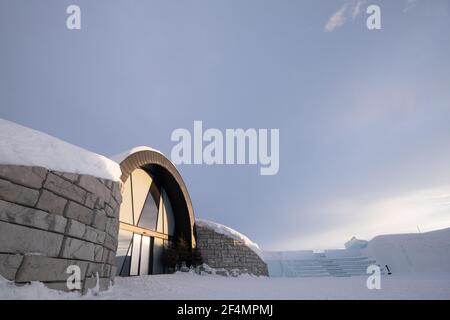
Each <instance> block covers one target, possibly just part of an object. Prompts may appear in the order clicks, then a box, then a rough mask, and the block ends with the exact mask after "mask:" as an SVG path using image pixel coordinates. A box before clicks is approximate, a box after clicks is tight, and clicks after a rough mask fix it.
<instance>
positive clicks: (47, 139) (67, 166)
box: [0, 119, 122, 181]
mask: <svg viewBox="0 0 450 320" xmlns="http://www.w3.org/2000/svg"><path fill="white" fill-rule="evenodd" d="M0 164H9V165H24V166H37V167H44V168H47V169H49V170H57V171H61V172H68V173H77V174H85V175H91V176H95V177H98V178H103V179H108V180H113V181H120V176H121V174H122V173H121V170H120V166H119V165H118V164H117V163H116V162H115V161H112V160H110V159H108V158H106V157H104V156H101V155H99V154H96V153H93V152H90V151H87V150H85V149H82V148H80V147H77V146H74V145H72V144H70V143H67V142H65V141H62V140H60V139H58V138H55V137H52V136H49V135H48V134H45V133H42V132H39V131H37V130H33V129H30V128H26V127H23V126H21V125H18V124H16V123H13V122H10V121H7V120H4V119H0Z"/></svg>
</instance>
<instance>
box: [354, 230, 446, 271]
mask: <svg viewBox="0 0 450 320" xmlns="http://www.w3.org/2000/svg"><path fill="white" fill-rule="evenodd" d="M362 252H363V254H366V255H368V256H372V257H374V258H375V259H376V260H377V262H378V263H379V264H381V265H382V266H384V265H388V266H389V269H390V270H391V271H392V272H393V273H397V272H450V228H447V229H442V230H436V231H430V232H426V233H411V234H390V235H381V236H377V237H375V238H373V239H372V240H370V241H369V244H368V246H367V248H365V249H363V250H362Z"/></svg>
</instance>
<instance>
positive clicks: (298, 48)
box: [0, 0, 450, 250]
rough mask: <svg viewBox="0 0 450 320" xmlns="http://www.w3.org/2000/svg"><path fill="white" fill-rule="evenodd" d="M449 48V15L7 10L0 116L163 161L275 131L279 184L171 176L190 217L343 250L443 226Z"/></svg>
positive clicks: (199, 3)
mask: <svg viewBox="0 0 450 320" xmlns="http://www.w3.org/2000/svg"><path fill="white" fill-rule="evenodd" d="M71 4H77V5H78V6H80V8H81V30H68V29H67V28H66V19H67V17H68V15H67V14H66V8H67V6H69V5H71ZM370 4H375V5H378V6H379V7H380V9H381V25H382V28H381V30H369V29H368V28H367V27H366V19H367V18H368V17H369V15H368V14H367V13H366V9H367V7H368V6H369V5H370ZM449 33H450V2H448V1H447V0H432V1H424V0H396V1H364V0H348V1H346V0H329V1H314V0H283V1H275V0H246V1H240V0H230V1H224V0H215V1H209V0H208V1H207V0H189V1H181V0H180V1H174V0H169V1H167V0H164V1H163V0H157V1H138V0H136V1H105V0H98V1H84V0H72V1H61V0H49V1H45V2H44V1H22V0H14V1H13V0H3V1H1V2H0V117H1V118H4V119H7V120H10V121H14V122H17V123H19V124H22V125H25V126H28V127H31V128H34V129H37V130H40V131H43V132H46V133H48V134H51V135H53V136H56V137H58V138H60V139H63V140H65V141H68V142H70V143H73V144H75V145H78V146H81V147H83V148H86V149H87V150H91V151H94V152H97V153H99V154H103V155H106V156H112V155H115V154H118V153H121V152H123V151H124V150H127V149H130V148H132V147H135V146H140V145H146V146H150V147H153V148H156V149H159V150H161V151H162V152H164V153H165V154H166V155H170V152H171V149H172V147H173V146H174V145H175V143H174V142H173V141H171V140H170V137H171V133H172V132H173V131H174V130H175V129H177V128H186V129H188V130H190V131H191V132H192V130H193V122H194V121H195V120H201V121H203V127H204V128H205V129H206V128H218V129H220V130H223V131H225V129H227V128H231V129H234V128H244V129H247V128H267V129H271V128H276V129H279V130H280V131H279V132H280V154H279V157H280V168H279V172H278V174H276V175H272V176H261V175H260V174H259V167H258V166H254V165H211V166H208V165H180V166H179V167H178V169H179V171H180V173H181V174H182V176H183V178H184V180H185V183H186V185H187V187H188V190H189V192H190V196H191V198H192V201H193V205H194V209H195V214H196V216H197V217H200V218H203V219H208V220H213V221H216V222H219V223H222V224H225V225H228V226H230V227H232V228H235V229H236V230H239V231H241V232H242V233H244V234H246V235H247V236H248V237H249V238H250V239H252V240H253V241H255V242H257V243H258V244H259V245H260V247H262V248H263V249H266V250H298V249H314V250H322V249H329V248H339V247H343V244H344V243H345V242H346V241H347V240H349V239H350V238H351V237H353V236H356V237H358V238H362V239H371V238H372V237H374V236H376V235H378V234H385V233H403V232H419V230H420V231H421V232H424V231H429V230H433V229H438V228H445V227H450V41H448V35H449ZM3 138H7V137H2V139H3Z"/></svg>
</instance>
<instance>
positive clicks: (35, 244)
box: [0, 165, 121, 290]
mask: <svg viewBox="0 0 450 320" xmlns="http://www.w3.org/2000/svg"><path fill="white" fill-rule="evenodd" d="M120 189H121V182H116V181H112V180H106V179H100V178H96V177H93V176H89V175H79V174H74V173H67V172H59V171H53V170H47V169H46V168H43V167H33V166H16V165H0V252H1V254H0V275H1V276H3V277H4V278H6V279H8V280H13V281H15V282H17V283H27V282H30V281H42V282H44V283H45V284H46V285H47V286H49V287H51V288H56V289H61V290H67V287H66V283H65V282H66V279H67V277H68V276H69V274H67V273H66V269H67V267H68V266H69V265H78V266H79V267H80V268H81V276H82V279H81V280H82V283H83V290H86V289H88V288H92V287H94V286H95V285H96V278H95V277H94V275H96V273H98V274H99V277H100V286H101V287H102V288H106V287H108V286H109V283H110V279H113V277H114V275H115V267H114V258H115V252H116V249H117V235H118V224H119V223H118V217H119V207H120V203H121V191H120Z"/></svg>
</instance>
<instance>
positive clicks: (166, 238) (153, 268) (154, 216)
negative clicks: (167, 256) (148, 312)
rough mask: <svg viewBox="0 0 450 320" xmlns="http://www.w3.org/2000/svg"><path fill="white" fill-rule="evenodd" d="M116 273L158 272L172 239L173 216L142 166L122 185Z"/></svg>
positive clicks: (164, 198) (161, 190) (160, 269)
mask: <svg viewBox="0 0 450 320" xmlns="http://www.w3.org/2000/svg"><path fill="white" fill-rule="evenodd" d="M119 220H120V226H119V240H118V249H117V254H116V266H117V275H119V276H137V275H146V274H160V273H165V272H166V271H167V270H166V268H165V266H164V264H163V261H162V256H163V252H164V248H167V247H168V246H169V245H170V244H171V242H172V241H173V240H174V239H173V237H174V232H175V219H174V213H173V210H172V205H171V203H170V200H169V197H168V196H167V193H166V191H165V190H164V188H162V187H160V186H159V184H158V182H157V181H156V180H155V179H154V177H153V176H152V175H151V174H150V173H148V172H147V171H145V170H143V169H136V170H134V171H133V172H132V173H131V174H130V176H129V177H128V179H127V180H126V182H125V184H124V191H123V193H122V204H121V207H120V218H119Z"/></svg>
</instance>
